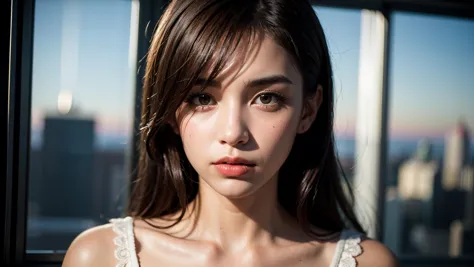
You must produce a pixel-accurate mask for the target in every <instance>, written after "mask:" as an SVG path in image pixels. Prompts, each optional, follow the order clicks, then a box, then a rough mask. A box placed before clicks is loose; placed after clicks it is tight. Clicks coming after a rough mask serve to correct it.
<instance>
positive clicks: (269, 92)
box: [185, 91, 287, 111]
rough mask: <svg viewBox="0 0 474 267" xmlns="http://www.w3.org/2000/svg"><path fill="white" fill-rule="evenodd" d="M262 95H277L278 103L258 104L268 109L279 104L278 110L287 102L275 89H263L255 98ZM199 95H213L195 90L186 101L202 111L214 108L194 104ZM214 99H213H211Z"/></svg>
mask: <svg viewBox="0 0 474 267" xmlns="http://www.w3.org/2000/svg"><path fill="white" fill-rule="evenodd" d="M262 95H269V96H272V97H275V99H276V103H272V104H257V105H259V106H260V107H262V108H263V109H265V110H268V109H272V108H273V107H275V106H277V107H278V108H277V110H278V109H280V107H281V106H282V105H283V104H285V103H286V102H287V98H286V97H285V96H284V95H282V94H280V93H278V92H274V91H263V92H261V93H260V94H259V95H257V96H256V97H255V99H258V98H259V97H261V96H262ZM198 96H208V97H210V98H211V99H212V96H211V95H210V94H206V93H199V92H194V93H190V94H189V95H188V96H187V97H186V100H185V102H186V103H187V104H189V105H191V106H194V107H195V108H197V109H199V110H201V111H204V110H208V109H210V108H212V106H213V105H196V104H194V102H193V100H194V98H195V97H198ZM211 101H212V100H211Z"/></svg>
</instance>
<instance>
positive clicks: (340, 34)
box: [314, 7, 361, 179]
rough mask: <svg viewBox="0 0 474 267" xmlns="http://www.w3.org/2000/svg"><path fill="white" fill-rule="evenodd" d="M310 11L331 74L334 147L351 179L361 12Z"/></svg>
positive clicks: (331, 9) (334, 9)
mask: <svg viewBox="0 0 474 267" xmlns="http://www.w3.org/2000/svg"><path fill="white" fill-rule="evenodd" d="M314 9H315V11H316V14H317V15H318V17H319V19H320V21H321V25H322V26H323V29H324V31H325V34H326V39H327V42H328V46H329V53H330V55H331V62H332V67H333V72H334V76H333V78H334V97H335V104H336V106H335V111H334V112H335V118H334V119H335V125H334V127H335V136H336V146H337V150H338V154H339V157H340V161H341V164H342V167H343V169H344V172H345V175H346V176H347V177H348V178H349V179H352V177H353V175H354V166H355V162H354V160H355V141H354V140H355V139H354V133H355V123H356V116H355V114H356V110H357V75H358V70H359V52H360V51H359V50H360V49H359V47H360V44H359V43H360V14H361V12H360V10H351V9H341V8H327V7H315V8H314Z"/></svg>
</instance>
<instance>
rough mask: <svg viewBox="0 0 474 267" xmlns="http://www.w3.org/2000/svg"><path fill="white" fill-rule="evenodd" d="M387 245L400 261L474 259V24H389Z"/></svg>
mask: <svg viewBox="0 0 474 267" xmlns="http://www.w3.org/2000/svg"><path fill="white" fill-rule="evenodd" d="M392 27H393V38H392V45H391V46H392V51H391V53H392V55H391V60H392V61H391V72H390V73H389V74H390V89H391V91H390V94H391V103H390V142H389V169H388V171H389V173H387V176H386V177H387V179H388V180H387V184H388V188H387V191H386V193H387V194H386V196H387V199H386V207H385V213H386V217H385V225H384V226H385V238H384V240H385V243H386V244H387V245H389V246H390V248H391V249H392V250H393V251H394V252H395V253H397V254H398V255H410V254H411V255H424V256H437V257H439V256H446V257H447V256H451V257H459V256H468V255H470V256H474V161H473V155H474V145H473V144H474V142H473V140H474V133H473V130H474V87H472V84H474V76H473V75H472V70H473V69H474V51H473V50H472V47H473V45H474V42H473V41H474V21H472V20H463V19H454V18H445V17H437V16H423V15H418V14H407V13H396V14H395V15H394V17H393V21H392Z"/></svg>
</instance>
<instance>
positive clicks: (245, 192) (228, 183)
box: [210, 178, 261, 199]
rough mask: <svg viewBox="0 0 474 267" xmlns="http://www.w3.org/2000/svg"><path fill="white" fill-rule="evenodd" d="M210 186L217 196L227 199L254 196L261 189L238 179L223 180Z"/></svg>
mask: <svg viewBox="0 0 474 267" xmlns="http://www.w3.org/2000/svg"><path fill="white" fill-rule="evenodd" d="M210 186H211V187H212V188H213V189H214V191H216V192H217V193H218V194H219V195H221V196H224V197H226V198H229V199H241V198H245V197H247V196H250V195H252V194H254V193H255V192H256V191H258V189H259V188H260V187H261V185H256V184H254V183H252V182H250V181H248V180H243V179H238V178H224V179H222V180H221V181H214V183H212V184H210Z"/></svg>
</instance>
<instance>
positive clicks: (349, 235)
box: [331, 231, 362, 267]
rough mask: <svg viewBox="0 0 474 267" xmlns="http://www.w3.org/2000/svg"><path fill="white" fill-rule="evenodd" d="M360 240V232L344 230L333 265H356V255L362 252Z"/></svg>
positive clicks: (350, 266)
mask: <svg viewBox="0 0 474 267" xmlns="http://www.w3.org/2000/svg"><path fill="white" fill-rule="evenodd" d="M360 242H361V234H360V233H357V232H352V231H343V232H342V233H341V237H340V238H339V241H338V242H337V245H336V250H335V252H334V257H333V259H332V262H331V267H356V266H357V261H356V259H355V257H357V256H359V255H360V254H362V248H361V246H360Z"/></svg>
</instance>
